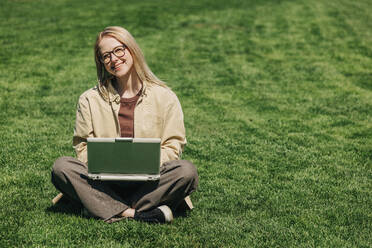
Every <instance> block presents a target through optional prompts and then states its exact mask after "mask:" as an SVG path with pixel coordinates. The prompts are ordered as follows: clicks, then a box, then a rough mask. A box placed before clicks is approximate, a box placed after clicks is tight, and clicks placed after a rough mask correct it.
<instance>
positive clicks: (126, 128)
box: [119, 89, 142, 138]
mask: <svg viewBox="0 0 372 248" xmlns="http://www.w3.org/2000/svg"><path fill="white" fill-rule="evenodd" d="M141 92H142V89H141V90H140V91H139V92H138V93H137V95H135V96H134V97H131V98H121V99H120V110H119V123H120V136H121V137H128V138H133V137H134V108H135V107H136V103H137V101H138V98H139V97H140V95H141Z"/></svg>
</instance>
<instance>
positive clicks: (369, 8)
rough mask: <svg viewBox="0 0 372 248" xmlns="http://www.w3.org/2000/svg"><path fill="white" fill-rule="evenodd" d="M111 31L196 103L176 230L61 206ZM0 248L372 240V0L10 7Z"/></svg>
mask: <svg viewBox="0 0 372 248" xmlns="http://www.w3.org/2000/svg"><path fill="white" fill-rule="evenodd" d="M109 25H120V26H124V27H126V28H127V29H128V30H129V31H130V32H131V33H132V34H133V35H134V37H136V39H137V41H138V43H139V44H140V46H141V47H142V49H143V51H144V53H145V56H146V58H147V61H148V63H149V65H150V67H151V68H152V70H153V71H154V72H155V73H156V74H157V75H158V76H159V77H160V78H161V79H163V80H165V81H166V82H168V85H169V86H170V87H171V88H172V89H173V90H174V91H175V92H176V94H177V95H178V97H179V99H180V101H181V104H182V106H183V110H184V115H185V124H186V129H187V138H188V146H187V147H186V149H185V152H184V155H183V158H185V159H189V160H191V161H193V162H194V163H195V164H196V165H197V168H198V172H199V177H200V188H199V190H198V191H197V192H196V193H195V194H193V196H192V199H193V202H194V205H195V207H196V208H195V210H194V211H192V212H191V213H190V215H189V216H188V217H184V218H178V219H176V220H175V221H174V222H173V223H172V224H169V225H149V224H146V223H137V222H134V221H122V222H119V223H115V224H112V225H108V224H105V223H104V222H102V221H98V220H95V219H87V218H85V217H83V216H82V215H81V214H80V211H79V210H78V209H76V208H73V207H71V206H69V205H65V204H62V205H59V206H57V207H52V206H51V199H52V198H53V197H54V196H55V195H56V194H57V191H56V190H55V189H54V187H53V185H52V184H51V182H50V169H51V166H52V164H53V162H54V160H55V159H56V158H58V157H59V156H63V155H71V156H73V155H74V153H73V149H72V133H73V126H74V119H75V106H76V102H77V100H78V97H79V95H80V94H81V93H82V92H83V91H85V90H86V89H88V88H90V87H93V86H94V85H95V84H96V72H95V65H94V60H93V44H94V41H95V37H96V34H97V33H98V32H99V31H101V30H102V29H103V28H104V27H106V26H109ZM0 61H1V62H0V175H1V176H0V247H371V246H372V238H371V237H372V193H371V192H372V1H371V0H358V1H348V0H334V1H332V0H329V1H323V0H293V1H290V0H288V1H285V0H281V1H280V0H261V1H258V0H256V1H255V0H246V1H237V0H230V1H222V0H209V1H201V0H199V1H198V0H192V1H191V0H189V1H181V0H166V1H161V0H144V1H135V0H130V1H114V0H109V1H82V0H81V1H77V0H66V1H63V0H53V1H47V0H17V1H16V0H1V2H0Z"/></svg>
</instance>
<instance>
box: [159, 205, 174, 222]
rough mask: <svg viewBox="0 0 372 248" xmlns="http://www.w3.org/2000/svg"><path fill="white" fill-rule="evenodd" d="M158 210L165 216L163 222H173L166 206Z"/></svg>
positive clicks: (170, 212)
mask: <svg viewBox="0 0 372 248" xmlns="http://www.w3.org/2000/svg"><path fill="white" fill-rule="evenodd" d="M158 208H159V209H160V211H162V212H163V214H164V216H165V222H171V221H172V220H173V213H172V210H171V209H170V208H169V207H168V206H167V205H162V206H160V207H158Z"/></svg>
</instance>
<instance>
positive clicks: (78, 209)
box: [45, 197, 88, 218]
mask: <svg viewBox="0 0 372 248" xmlns="http://www.w3.org/2000/svg"><path fill="white" fill-rule="evenodd" d="M83 209H84V208H83V205H81V204H79V203H74V202H72V201H70V200H69V199H67V198H66V197H62V198H61V200H60V201H58V202H57V203H56V204H55V205H51V206H50V207H47V208H46V209H45V211H46V212H49V213H62V214H67V215H75V216H84V215H83ZM86 217H87V218H88V216H86Z"/></svg>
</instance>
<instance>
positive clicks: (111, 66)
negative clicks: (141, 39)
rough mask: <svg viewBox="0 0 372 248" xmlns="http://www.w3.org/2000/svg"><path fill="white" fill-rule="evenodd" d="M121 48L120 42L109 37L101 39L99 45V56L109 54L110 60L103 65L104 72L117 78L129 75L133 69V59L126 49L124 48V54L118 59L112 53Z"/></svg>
mask: <svg viewBox="0 0 372 248" xmlns="http://www.w3.org/2000/svg"><path fill="white" fill-rule="evenodd" d="M122 46H123V44H122V43H121V42H119V41H118V40H117V39H115V38H113V37H111V36H106V37H103V38H102V40H101V42H100V43H99V49H100V53H101V55H104V54H106V53H110V54H109V56H110V55H111V60H110V61H108V62H107V63H104V66H105V68H106V70H107V71H108V72H109V73H110V74H112V75H113V76H115V77H117V78H120V77H124V76H127V75H129V74H130V72H131V70H132V68H133V57H132V55H131V54H130V52H129V50H128V48H125V51H124V53H125V54H124V56H122V57H120V56H119V57H118V56H116V55H115V54H114V53H113V51H115V49H117V48H118V47H122Z"/></svg>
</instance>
